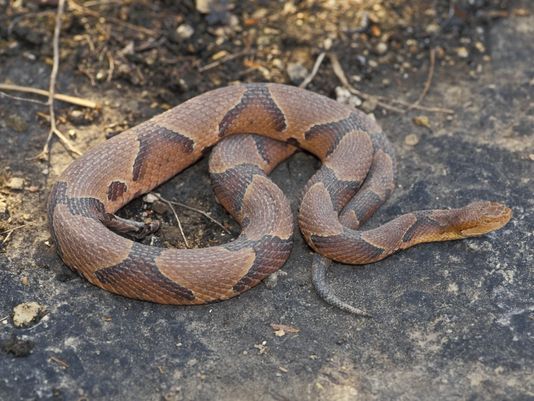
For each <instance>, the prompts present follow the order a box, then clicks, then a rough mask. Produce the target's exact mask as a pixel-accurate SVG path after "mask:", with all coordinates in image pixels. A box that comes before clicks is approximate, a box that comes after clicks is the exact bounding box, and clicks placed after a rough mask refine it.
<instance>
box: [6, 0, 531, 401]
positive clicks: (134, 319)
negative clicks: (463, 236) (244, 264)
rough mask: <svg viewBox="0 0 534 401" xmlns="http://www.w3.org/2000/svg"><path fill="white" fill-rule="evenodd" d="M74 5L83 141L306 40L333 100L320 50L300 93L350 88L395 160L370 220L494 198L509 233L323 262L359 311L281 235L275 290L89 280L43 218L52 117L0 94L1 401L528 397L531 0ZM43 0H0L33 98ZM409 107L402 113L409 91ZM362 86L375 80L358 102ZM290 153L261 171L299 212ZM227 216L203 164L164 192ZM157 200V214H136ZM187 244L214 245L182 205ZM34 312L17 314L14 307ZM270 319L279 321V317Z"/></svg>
mask: <svg viewBox="0 0 534 401" xmlns="http://www.w3.org/2000/svg"><path fill="white" fill-rule="evenodd" d="M204 3H209V2H203V1H197V3H196V4H195V3H194V2H191V1H185V2H179V4H178V5H176V4H174V2H169V1H161V2H135V3H133V2H132V3H130V2H126V3H124V4H122V5H121V4H119V2H94V1H89V2H84V3H81V2H74V1H68V2H67V8H66V10H65V15H64V18H63V29H62V34H61V41H60V48H61V59H60V62H61V63H60V71H59V75H58V84H57V91H58V92H60V93H65V94H70V95H74V96H78V97H82V98H85V99H90V100H94V101H97V102H99V104H100V108H99V109H95V110H93V109H88V108H82V107H79V106H75V105H72V104H69V103H62V102H56V117H57V120H58V127H59V128H60V129H61V130H62V131H63V132H64V133H65V134H66V135H67V136H69V138H71V140H72V142H73V143H74V145H75V146H76V147H77V148H79V149H80V150H81V151H82V152H83V151H85V150H87V149H88V148H90V147H91V146H93V145H94V144H96V143H99V142H102V141H104V140H105V139H106V136H109V135H113V134H115V133H117V132H120V131H121V130H123V129H125V128H127V127H130V126H133V125H135V124H136V123H138V122H141V121H143V120H145V119H147V118H149V117H150V116H152V115H155V114H157V113H159V112H161V111H162V110H165V109H167V108H169V107H170V106H171V105H174V104H178V103H180V102H181V101H183V100H185V99H187V98H190V97H192V96H194V95H196V94H199V93H202V92H204V91H206V90H208V89H213V88H216V87H219V86H222V85H226V84H229V83H231V82H234V81H243V82H251V81H273V82H283V83H293V84H299V83H300V82H301V81H302V79H303V78H304V77H305V76H306V75H307V73H309V72H310V71H311V69H312V67H313V64H314V62H315V60H316V58H317V57H318V56H319V55H320V54H321V52H322V51H323V50H329V51H330V52H331V53H332V54H335V55H337V58H338V59H339V61H340V65H341V66H342V68H343V70H344V71H345V73H346V75H347V77H348V79H349V82H350V83H351V84H352V85H353V86H354V87H356V88H358V89H359V90H361V91H363V92H364V94H363V95H362V96H359V98H356V97H350V96H348V94H347V91H346V89H345V90H343V88H342V86H343V85H342V83H341V82H340V81H339V79H338V78H337V77H336V74H335V72H334V69H333V68H332V67H333V63H332V60H331V59H329V57H326V58H325V60H324V61H323V63H322V65H321V66H320V68H319V71H318V73H317V75H316V76H315V77H314V79H313V80H312V82H311V83H310V84H309V85H308V88H309V89H311V90H314V91H316V92H319V93H322V94H324V95H327V96H330V97H334V98H336V97H337V98H338V100H340V101H342V100H344V99H345V101H351V102H353V104H356V105H358V104H359V103H360V102H359V101H360V100H363V104H361V105H360V107H363V108H364V109H365V110H366V111H368V112H372V113H374V115H375V117H376V118H377V120H378V121H379V122H380V124H381V125H382V126H383V128H384V129H385V131H386V132H387V133H388V136H389V138H390V139H391V141H392V142H393V143H394V145H395V148H396V150H397V154H398V162H399V180H398V188H397V190H396V192H395V194H394V195H393V197H392V199H391V200H390V201H389V202H388V204H387V205H386V206H385V207H384V208H383V210H381V212H380V213H379V216H377V217H376V221H375V222H374V223H372V224H379V223H380V222H383V221H386V220H388V219H390V218H392V217H394V216H396V215H398V214H399V213H402V212H408V211H412V210H416V209H424V208H436V207H443V206H450V207H455V206H461V205H464V204H466V203H468V202H469V201H471V200H475V199H487V200H496V201H501V202H504V203H506V204H508V205H509V206H510V207H511V208H512V209H513V213H514V217H513V219H512V221H511V222H510V223H509V224H508V225H507V226H506V227H505V228H504V229H502V230H500V231H498V232H496V233H492V234H490V235H487V236H485V237H483V238H478V239H470V240H465V241H458V242H449V243H440V244H428V245H422V246H418V247H415V248H412V249H410V250H407V251H404V252H401V253H399V254H396V255H393V256H392V257H390V258H388V259H386V260H384V261H382V262H380V263H377V264H374V265H369V266H362V267H347V266H342V265H335V266H334V267H333V268H332V269H331V271H330V273H329V277H328V279H329V283H330V285H331V286H332V287H333V288H334V289H335V291H336V292H337V294H338V295H339V296H340V297H341V298H343V299H345V300H347V301H349V302H351V303H353V304H354V305H357V306H360V307H362V308H365V309H367V310H369V311H371V312H372V313H373V315H374V316H375V317H374V318H373V319H360V318H355V317H353V316H351V315H348V314H346V313H344V312H341V311H338V310H336V309H333V308H332V307H329V306H327V305H326V304H325V303H323V302H322V301H321V300H320V299H319V298H318V296H317V295H316V293H315V292H314V290H313V288H312V285H311V280H310V264H311V260H312V253H311V252H310V249H309V248H308V247H307V246H306V244H305V243H304V242H303V240H302V238H301V237H300V235H299V234H298V233H296V234H295V245H294V250H293V253H292V255H291V258H290V260H289V261H288V263H286V265H285V266H284V267H283V269H282V273H281V274H278V275H277V279H276V280H272V281H271V282H270V285H268V286H267V285H264V284H261V285H259V286H258V287H257V288H254V289H253V290H251V291H248V292H247V293H244V294H243V295H242V296H239V297H237V298H234V299H232V300H229V301H226V302H222V303H217V304H211V305H206V306H198V307H175V306H162V305H155V304H151V303H146V302H139V301H132V300H129V299H125V298H122V297H118V296H114V295H111V294H109V293H107V292H105V291H102V290H100V289H98V288H96V287H94V286H92V285H90V284H89V283H87V282H86V281H84V280H82V279H81V278H80V277H79V276H77V275H76V274H74V273H72V272H70V271H69V270H68V269H67V268H66V267H65V266H64V265H63V264H62V262H61V260H60V259H59V258H58V257H57V255H56V253H55V249H54V247H53V246H52V245H51V243H50V235H49V232H48V230H47V227H46V225H45V222H46V216H45V205H46V197H47V193H48V190H49V188H50V186H51V184H52V183H53V182H54V180H55V179H56V178H57V176H58V174H60V173H61V171H62V170H63V169H64V168H65V167H66V166H67V165H68V164H69V162H70V161H71V160H72V157H71V155H70V154H69V153H68V152H67V151H66V150H65V148H64V147H63V146H62V145H61V144H60V143H59V142H57V141H54V142H53V143H52V147H51V154H50V157H49V160H45V161H42V160H41V161H40V160H37V159H35V158H34V156H35V155H37V154H38V153H39V152H40V150H41V149H42V146H43V144H44V142H45V140H46V136H47V132H48V126H49V125H48V124H49V123H48V120H47V117H48V108H47V107H46V106H44V105H42V104H36V103H30V102H27V101H23V100H17V99H14V98H13V97H12V96H19V97H24V98H32V99H34V100H46V98H42V97H35V96H32V95H29V94H24V93H16V92H11V91H9V92H8V91H2V93H0V294H1V295H0V399H1V400H111V399H113V400H162V399H163V400H206V399H218V400H384V399H401V400H416V399H427V400H428V399H441V400H488V399H495V400H527V399H533V397H534V379H533V377H534V376H533V374H534V369H533V362H534V344H533V338H532V337H533V308H534V306H533V305H534V303H533V299H532V294H533V286H532V273H531V272H532V266H533V265H534V257H533V252H532V243H533V238H532V233H533V232H534V212H533V210H534V209H533V197H532V187H533V183H532V177H534V168H533V163H534V146H533V145H534V140H533V134H532V127H533V116H534V108H533V103H532V93H533V87H534V69H533V63H532V57H533V55H534V40H533V39H534V14H533V13H534V7H533V5H532V3H531V2H529V1H527V0H525V1H523V2H521V1H478V0H473V1H458V2H448V1H378V0H377V1H369V2H363V1H348V2H341V1H339V2H335V1H313V2H312V1H298V2H276V3H275V2H267V1H259V0H258V1H253V2H246V3H245V2H242V3H241V2H217V4H216V5H217V7H216V9H213V8H212V9H206V8H202V7H203V5H205V4H204ZM56 4H57V1H42V2H22V1H20V2H19V1H17V2H7V1H6V0H0V83H4V84H5V83H8V84H18V85H24V86H27V87H34V88H44V89H46V88H48V80H49V77H50V66H51V62H52V45H51V38H52V32H53V28H54V16H55V10H56ZM431 51H432V52H434V55H435V63H434V73H433V77H432V81H431V83H430V86H429V90H428V93H427V94H426V96H425V97H424V99H423V100H422V102H421V103H420V105H421V106H423V107H440V108H446V109H451V110H452V111H453V113H451V114H448V113H444V112H431V111H428V110H424V109H420V108H413V109H410V110H408V111H405V112H403V113H399V112H395V111H392V110H387V109H385V108H384V107H383V106H384V105H380V104H378V105H377V98H376V97H375V96H373V95H376V96H378V95H379V96H382V97H383V98H380V99H378V100H379V101H380V102H381V103H385V107H388V105H389V106H391V105H393V106H394V107H397V108H403V109H404V108H405V105H404V104H402V103H399V101H401V102H405V103H407V104H411V103H413V102H414V101H415V100H416V99H417V98H418V97H419V96H420V95H421V93H422V92H423V88H424V86H425V81H426V80H427V77H428V76H429V74H428V72H429V70H430V64H431V63H430V58H429V54H430V52H431ZM365 94H370V95H369V96H367V95H365ZM317 166H318V162H317V161H316V160H315V159H314V158H313V157H311V156H309V155H307V154H304V153H299V154H297V155H296V156H294V157H293V158H292V159H290V160H289V161H287V162H286V163H284V164H283V165H282V166H281V167H279V168H278V169H277V170H276V171H275V172H274V173H273V179H274V180H275V181H276V182H277V183H278V184H279V185H280V187H281V188H282V189H283V190H284V191H285V192H286V194H288V196H289V197H290V199H291V202H292V206H293V209H294V211H296V210H297V208H298V202H299V191H300V189H301V188H302V187H303V186H304V184H305V182H306V180H307V179H308V178H309V177H310V176H311V174H312V173H313V171H314V170H315V169H316V168H317ZM158 191H159V192H161V193H162V194H163V195H164V196H165V197H167V198H169V199H175V200H178V201H181V202H184V203H187V204H189V205H191V206H195V207H197V208H200V209H202V210H205V211H207V212H209V213H211V214H212V215H213V217H215V218H216V219H218V220H220V221H222V222H223V224H224V225H226V226H227V227H229V228H230V229H231V231H232V232H233V234H232V235H233V236H235V235H236V234H237V232H238V227H236V225H235V224H234V223H233V222H232V221H231V219H230V218H229V217H228V216H227V215H226V214H225V212H224V211H223V210H222V209H221V208H220V207H219V206H218V205H217V204H216V202H215V201H214V199H213V196H212V193H211V189H210V185H209V179H208V175H207V162H206V160H205V159H204V160H202V161H200V162H199V163H197V164H196V165H194V166H193V167H191V168H190V169H188V170H187V171H186V172H184V173H183V174H181V175H179V176H178V177H176V178H174V179H173V180H171V181H170V182H169V183H167V184H165V185H164V186H163V187H162V188H160V189H158ZM159 206H160V207H156V206H154V205H152V206H151V205H147V204H144V203H143V202H142V201H141V200H136V201H134V202H132V204H131V205H129V206H127V207H126V208H125V210H124V211H123V212H122V213H123V214H124V215H125V216H133V217H134V218H143V216H144V215H143V213H144V214H147V213H148V214H151V215H153V216H154V217H156V218H158V219H160V220H162V221H163V227H162V229H161V230H160V232H158V233H157V235H156V237H155V238H154V239H153V241H155V242H156V243H158V244H159V245H160V246H183V242H182V240H181V239H180V236H179V234H178V230H177V229H176V227H175V223H174V220H173V217H172V214H171V213H169V211H168V210H165V209H164V208H162V207H161V205H159ZM153 209H157V210H153ZM178 213H179V214H180V217H181V218H182V223H183V224H184V230H185V234H186V236H187V238H188V239H189V241H190V242H191V243H192V244H193V245H194V246H208V245H211V244H218V243H221V242H226V241H228V240H230V238H231V235H227V234H225V232H224V231H223V230H222V229H221V228H220V227H218V226H217V225H214V224H213V223H210V222H209V221H207V220H205V219H204V218H203V217H202V216H201V215H199V214H196V213H192V212H188V211H186V210H183V209H178ZM27 302H35V303H36V305H37V306H35V304H34V306H35V307H36V308H37V309H38V310H37V311H36V313H35V315H36V316H35V318H34V319H33V320H32V321H30V322H28V323H27V324H26V325H21V322H20V321H19V319H20V318H21V315H20V311H19V309H15V308H16V307H17V305H20V304H22V303H27ZM273 324H279V325H280V324H281V325H286V326H289V327H285V328H284V327H282V329H280V327H276V326H275V327H274V328H273V326H272V325H273Z"/></svg>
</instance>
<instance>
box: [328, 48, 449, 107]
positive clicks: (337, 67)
mask: <svg viewBox="0 0 534 401" xmlns="http://www.w3.org/2000/svg"><path fill="white" fill-rule="evenodd" d="M328 57H329V58H330V62H331V63H332V69H333V70H334V73H335V74H336V76H337V77H338V79H339V80H340V81H341V83H342V84H343V86H345V87H346V88H347V89H348V90H349V92H351V93H352V94H354V95H356V96H359V97H361V98H362V99H366V100H368V99H376V101H377V105H378V106H380V107H382V108H383V109H386V110H391V111H394V112H396V113H401V114H402V113H405V112H406V111H408V110H410V109H416V110H422V111H428V112H431V113H445V114H454V110H452V109H446V108H442V107H425V106H420V105H418V104H414V103H411V104H410V103H408V102H405V101H402V100H398V99H386V98H385V97H383V96H373V95H369V94H367V93H364V92H362V91H360V90H358V89H356V88H354V87H353V86H352V85H351V84H350V82H349V80H348V79H347V76H346V75H345V72H344V71H343V68H342V67H341V64H340V62H339V59H338V58H337V56H336V55H335V54H333V53H328ZM390 103H396V104H398V105H400V106H403V107H405V108H406V110H404V109H401V108H399V107H397V106H393V105H392V104H390Z"/></svg>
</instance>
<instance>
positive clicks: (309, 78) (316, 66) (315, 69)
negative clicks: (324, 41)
mask: <svg viewBox="0 0 534 401" xmlns="http://www.w3.org/2000/svg"><path fill="white" fill-rule="evenodd" d="M325 56H326V52H321V53H319V55H318V56H317V60H315V64H314V65H313V68H312V70H311V72H310V75H308V76H307V77H306V78H305V79H304V81H302V82H301V83H300V85H299V88H305V87H306V86H308V85H309V84H310V82H311V81H313V78H315V75H317V72H318V71H319V67H320V66H321V64H322V62H323V60H324V58H325Z"/></svg>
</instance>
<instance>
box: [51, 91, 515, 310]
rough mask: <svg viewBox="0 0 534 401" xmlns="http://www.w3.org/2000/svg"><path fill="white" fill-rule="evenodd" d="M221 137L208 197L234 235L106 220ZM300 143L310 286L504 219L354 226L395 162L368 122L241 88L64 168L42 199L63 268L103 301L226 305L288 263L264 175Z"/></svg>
mask: <svg viewBox="0 0 534 401" xmlns="http://www.w3.org/2000/svg"><path fill="white" fill-rule="evenodd" d="M234 134H246V135H234ZM250 134H257V135H250ZM224 138H226V139H224ZM223 139H224V140H223ZM218 142H220V143H219V145H218V146H217V147H216V148H215V150H214V151H213V152H212V154H211V157H210V174H211V177H212V181H213V188H214V192H215V195H216V197H217V199H218V200H219V202H220V203H221V204H222V205H223V206H224V207H225V208H226V209H227V210H228V212H230V213H231V215H232V216H233V217H234V218H235V219H236V220H237V222H238V223H239V224H240V225H241V228H242V231H241V234H240V235H239V237H238V238H237V239H236V240H234V241H232V242H230V243H227V244H225V245H221V246H215V247H211V248H206V249H164V248H158V247H152V246H147V245H143V244H141V243H139V242H135V241H132V240H130V239H127V238H125V237H124V236H121V235H119V234H117V232H131V231H132V230H134V231H136V232H137V234H138V235H143V234H146V233H149V232H152V231H154V230H155V229H157V227H158V225H157V224H151V225H144V224H142V223H136V222H132V221H128V220H124V219H121V218H119V217H116V216H115V215H114V213H115V212H116V211H117V210H118V209H120V208H121V207H122V206H124V205H125V204H127V203H128V202H129V201H130V200H132V199H133V198H135V197H138V196H139V195H141V194H144V193H146V192H148V191H150V190H152V189H153V188H155V187H157V186H158V185H160V184H161V183H163V182H165V181H167V180H168V179H169V178H171V177H172V176H174V175H175V174H177V173H178V172H180V171H182V170H183V169H185V168H186V167H188V166H189V165H191V164H192V163H194V162H195V161H196V160H198V159H199V158H200V157H201V156H202V155H203V154H204V153H205V151H206V149H208V148H209V147H211V146H212V145H215V144H216V143H218ZM297 148H300V149H303V150H305V151H308V152H310V153H312V154H313V155H315V156H316V157H318V158H319V159H320V160H321V162H322V167H321V168H320V169H319V170H318V171H317V172H316V173H315V175H314V176H313V177H312V178H311V179H310V180H309V182H308V183H307V185H306V187H305V189H304V192H303V197H302V202H301V204H300V210H299V216H298V221H299V226H300V230H301V232H302V234H303V236H304V238H305V239H306V241H307V242H308V244H309V245H310V247H311V248H312V249H313V250H315V251H316V252H318V253H319V254H321V255H323V257H317V259H316V261H315V262H314V272H315V273H314V278H315V281H316V282H319V283H320V282H321V280H322V279H323V278H324V274H323V273H324V268H325V266H326V265H327V264H328V263H329V260H330V259H332V260H335V261H338V262H342V263H348V264H365V263H372V262H375V261H378V260H381V259H383V258H385V257H387V256H389V255H391V254H392V253H394V252H396V251H397V250H400V249H406V248H408V247H411V246H413V245H416V244H419V243H422V242H431V241H446V240H452V239H459V238H465V237H470V236H476V235H481V234H484V233H487V232H489V231H493V230H496V229H498V228H500V227H502V226H503V225H504V224H506V223H507V222H508V221H509V219H510V217H511V210H510V209H509V208H507V207H506V206H504V205H502V204H499V203H493V202H474V203H471V204H469V205H467V206H465V207H463V208H460V209H451V210H426V211H417V212H413V213H408V214H404V215H401V216H400V217H397V218H396V219H394V220H392V221H390V222H388V223H386V224H384V225H382V226H380V227H378V228H374V229H371V230H366V231H362V230H358V227H359V225H360V224H361V223H363V222H364V221H366V220H367V219H368V218H369V217H370V216H371V215H372V214H373V213H374V212H375V211H376V210H377V209H378V207H380V205H381V204H382V203H383V202H384V201H385V200H386V199H387V198H388V196H389V195H390V194H391V192H392V191H393V189H394V182H395V157H394V153H393V150H392V147H391V144H390V142H389V141H388V140H387V138H386V137H385V136H384V134H383V133H382V131H381V129H380V127H379V126H378V125H377V124H376V123H375V121H374V120H373V119H372V118H370V117H368V116H366V115H365V114H363V113H361V112H359V111H357V110H354V109H352V108H348V107H347V106H344V105H342V104H339V103H337V102H336V101H334V100H331V99H329V98H326V97H324V96H321V95H318V94H315V93H312V92H308V91H305V90H302V89H298V88H294V87H290V86H285V85H279V84H241V85H235V86H229V87H225V88H221V89H217V90H213V91H210V92H207V93H205V94H202V95H200V96H197V97H194V98H192V99H190V100H188V101H186V102H185V103H183V104H181V105H179V106H177V107H175V108H173V109H171V110H169V111H167V112H165V113H163V114H160V115H158V116H156V117H154V118H152V119H151V120H148V121H146V122H144V123H142V124H139V125H137V126H136V127H133V128H131V129H129V130H127V131H125V132H123V133H122V134H120V135H118V136H115V137H113V138H111V139H110V140H108V141H106V142H105V143H101V144H100V145H98V146H95V147H94V148H92V149H91V150H89V151H88V152H87V153H86V154H84V155H83V156H82V157H80V158H79V159H77V160H76V161H74V162H73V163H72V164H71V165H70V166H69V167H68V168H67V169H66V170H65V172H64V173H63V174H62V175H61V176H60V178H59V179H58V181H57V182H56V183H55V184H54V186H53V188H52V190H51V193H50V197H49V202H48V219H49V226H50V232H51V234H52V237H53V240H54V242H55V244H56V246H57V250H58V252H59V254H60V256H61V258H62V259H63V261H64V262H65V264H66V265H67V266H69V267H70V268H71V269H73V270H75V271H77V272H78V273H80V274H81V275H82V276H84V277H85V278H86V279H87V280H89V281H90V282H91V283H93V284H95V285H97V286H99V287H101V288H104V289H106V290H108V291H111V292H113V293H116V294H120V295H123V296H126V297H130V298H137V299H142V300H147V301H152V302H158V303H165V304H202V303H206V302H212V301H220V300H224V299H227V298H230V297H233V296H236V295H238V294H240V293H242V292H243V291H246V290H248V289H249V288H251V287H254V286H255V285H257V284H258V283H259V282H260V281H261V280H263V279H264V278H265V277H267V276H268V275H270V274H271V273H273V272H275V271H276V270H278V269H279V268H280V267H282V265H283V264H284V263H285V261H286V259H287V258H288V257H289V253H290V250H291V245H292V234H293V217H292V214H291V210H290V207H289V202H288V200H287V199H286V197H285V196H284V194H283V193H282V192H281V190H280V189H279V188H278V187H277V186H276V185H275V184H274V183H273V182H272V181H271V180H270V179H269V178H268V177H267V175H268V174H269V172H270V171H271V170H272V169H273V168H274V167H275V166H276V165H277V164H278V163H280V162H281V161H283V160H284V159H286V158H287V157H289V156H290V155H291V154H293V153H294V152H295V151H296V149H297ZM327 298H328V296H327ZM329 300H330V301H332V302H334V303H336V301H335V299H329ZM346 309H350V308H346ZM353 311H356V312H361V311H358V310H357V309H354V310H353Z"/></svg>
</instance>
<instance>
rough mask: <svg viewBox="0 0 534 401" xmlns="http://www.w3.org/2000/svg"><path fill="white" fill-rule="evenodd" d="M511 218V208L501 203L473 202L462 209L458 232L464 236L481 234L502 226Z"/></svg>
mask: <svg viewBox="0 0 534 401" xmlns="http://www.w3.org/2000/svg"><path fill="white" fill-rule="evenodd" d="M511 218H512V210H511V209H510V208H509V207H507V206H506V205H503V204H502V203H498V202H489V201H479V202H473V203H470V204H469V205H467V206H466V207H465V208H463V210H462V220H463V221H462V223H463V224H462V226H463V227H461V229H460V232H461V234H462V235H463V236H466V237H473V236H477V235H483V234H486V233H489V232H491V231H495V230H498V229H499V228H501V227H503V226H504V225H506V223H508V222H509V221H510V219H511Z"/></svg>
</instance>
